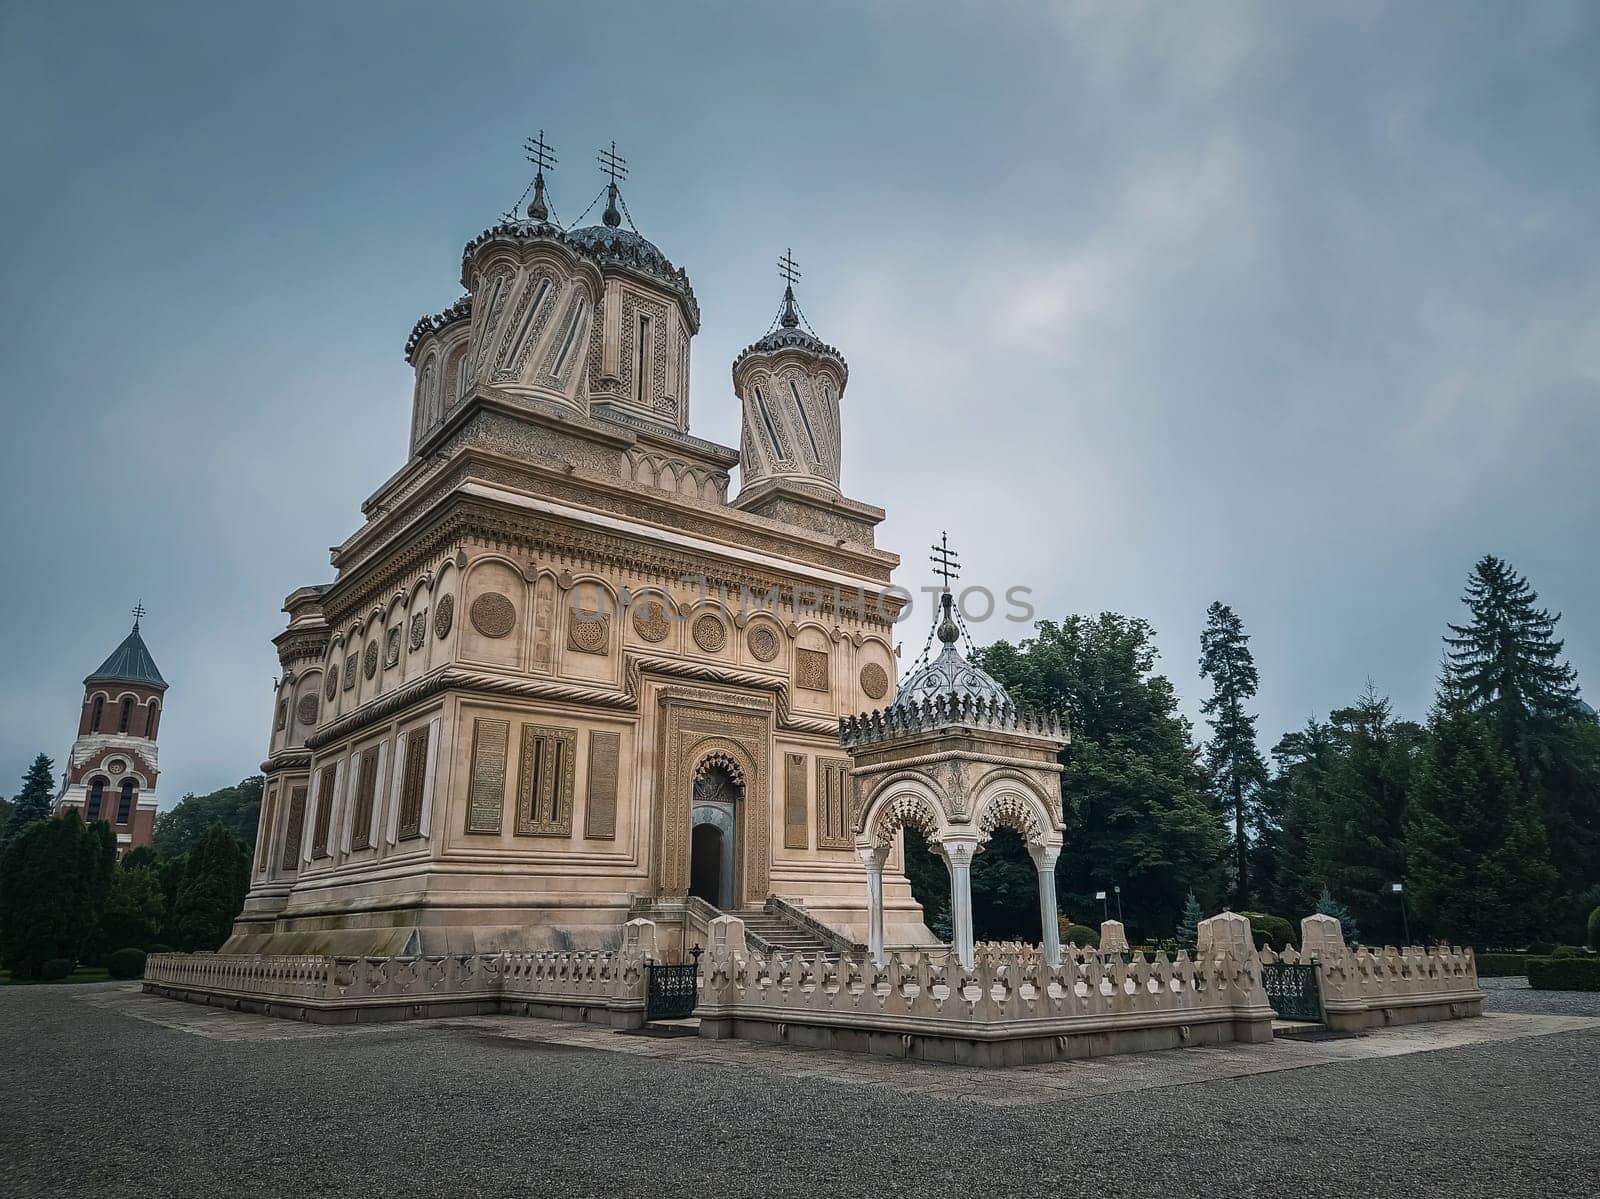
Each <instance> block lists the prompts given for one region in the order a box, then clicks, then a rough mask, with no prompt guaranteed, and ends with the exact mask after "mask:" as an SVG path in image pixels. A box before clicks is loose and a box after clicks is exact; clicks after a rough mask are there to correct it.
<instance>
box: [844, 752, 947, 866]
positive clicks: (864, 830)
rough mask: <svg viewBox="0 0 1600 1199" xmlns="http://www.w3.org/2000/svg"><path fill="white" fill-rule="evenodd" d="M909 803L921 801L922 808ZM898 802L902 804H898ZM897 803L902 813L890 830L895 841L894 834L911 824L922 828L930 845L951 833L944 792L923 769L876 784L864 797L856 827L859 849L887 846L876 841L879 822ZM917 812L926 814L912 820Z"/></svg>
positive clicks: (856, 819)
mask: <svg viewBox="0 0 1600 1199" xmlns="http://www.w3.org/2000/svg"><path fill="white" fill-rule="evenodd" d="M908 800H918V801H920V804H921V806H920V808H917V809H913V808H909V807H907V806H906V803H905V802H903V801H908ZM897 801H902V802H899V803H898V804H897ZM896 804H897V807H898V810H899V812H900V815H899V816H897V817H896V819H897V820H898V821H899V823H897V824H896V825H895V826H894V828H893V829H892V830H890V833H889V836H890V837H891V839H892V837H893V835H894V833H897V832H899V831H900V829H902V828H904V827H905V826H906V825H907V824H908V823H909V824H911V825H912V827H914V828H917V829H920V830H921V831H922V833H923V835H924V836H926V837H927V838H928V840H929V841H930V842H933V841H937V840H938V839H939V838H940V837H942V836H943V835H944V834H945V832H946V831H948V828H949V822H948V820H946V818H945V816H944V812H945V811H946V804H945V794H944V789H943V788H942V787H940V786H939V784H938V783H937V782H935V781H934V779H933V778H932V777H931V776H929V775H927V774H924V773H922V772H921V771H919V770H898V771H896V772H895V773H893V774H891V775H888V776H887V777H885V778H883V779H881V780H880V781H878V782H877V783H874V784H873V786H872V789H871V790H870V791H869V792H868V793H867V794H866V795H865V796H863V797H862V800H861V807H860V809H859V810H858V811H857V812H856V816H855V825H854V828H855V834H856V847H857V848H858V849H870V848H872V847H873V846H874V845H882V844H887V842H878V841H876V840H875V839H874V837H875V832H876V828H877V822H878V821H879V820H880V819H882V818H883V817H884V811H885V809H886V808H887V807H888V806H890V805H896ZM913 811H920V812H922V813H925V814H924V815H922V816H920V817H918V818H917V819H912V818H911V817H912V813H913ZM869 830H870V831H869Z"/></svg>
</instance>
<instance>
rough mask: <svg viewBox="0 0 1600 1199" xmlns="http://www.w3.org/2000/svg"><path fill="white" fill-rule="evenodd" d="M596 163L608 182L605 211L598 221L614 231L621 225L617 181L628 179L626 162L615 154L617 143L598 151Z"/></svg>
mask: <svg viewBox="0 0 1600 1199" xmlns="http://www.w3.org/2000/svg"><path fill="white" fill-rule="evenodd" d="M596 161H597V162H599V164H600V173H601V174H602V175H604V176H606V178H607V179H608V180H610V182H609V183H607V184H606V210H605V212H604V213H603V214H602V215H601V217H600V219H601V220H602V221H604V222H605V223H606V224H607V225H608V226H609V227H610V228H612V229H615V228H617V227H618V226H620V225H621V224H622V213H620V212H618V211H617V181H618V180H619V179H626V178H627V177H628V160H627V159H625V158H623V157H622V155H620V154H618V153H617V143H616V142H612V143H611V148H610V149H609V150H602V151H600V153H599V155H598V156H597V158H596Z"/></svg>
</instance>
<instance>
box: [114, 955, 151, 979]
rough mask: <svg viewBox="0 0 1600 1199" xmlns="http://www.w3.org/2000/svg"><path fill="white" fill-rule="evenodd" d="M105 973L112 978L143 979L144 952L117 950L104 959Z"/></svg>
mask: <svg viewBox="0 0 1600 1199" xmlns="http://www.w3.org/2000/svg"><path fill="white" fill-rule="evenodd" d="M106 971H107V972H108V973H109V974H110V975H111V977H112V978H143V977H144V950H142V949H131V948H130V949H119V950H117V951H116V952H115V953H113V954H112V955H111V956H110V957H109V958H107V959H106Z"/></svg>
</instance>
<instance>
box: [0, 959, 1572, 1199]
mask: <svg viewBox="0 0 1600 1199" xmlns="http://www.w3.org/2000/svg"><path fill="white" fill-rule="evenodd" d="M87 990H89V988H81V987H74V988H64V987H4V988H0V1044H3V1045H5V1046H6V1056H5V1066H6V1068H5V1069H4V1071H3V1072H0V1143H3V1146H4V1150H5V1153H4V1164H3V1166H0V1194H6V1195H18V1196H22V1195H27V1196H40V1195H80V1194H83V1195H86V1194H96V1195H166V1196H174V1195H176V1196H188V1195H207V1196H210V1195H215V1194H218V1193H224V1194H226V1195H227V1196H228V1199H238V1197H242V1196H256V1195H263V1196H265V1195H290V1194H292V1195H293V1196H295V1199H305V1197H308V1196H318V1195H345V1196H357V1195H384V1196H397V1195H450V1196H454V1195H473V1196H486V1195H502V1194H525V1195H555V1196H579V1195H630V1196H632V1195H697V1196H698V1195H706V1196H710V1195H715V1196H739V1195H763V1196H767V1195H774V1196H790V1195H793V1194H796V1193H799V1194H802V1195H804V1194H808V1193H812V1192H816V1193H818V1194H820V1195H825V1196H830V1197H831V1196H839V1195H860V1194H883V1195H890V1194H911V1195H921V1196H946V1195H952V1196H953V1195H958V1194H959V1195H963V1196H965V1195H972V1196H979V1195H991V1194H1008V1195H1018V1196H1036V1195H1037V1196H1044V1195H1050V1196H1055V1195H1092V1196H1095V1197H1096V1199H1101V1197H1105V1196H1123V1195H1155V1194H1161V1195H1174V1194H1194V1193H1208V1192H1213V1191H1214V1192H1219V1193H1222V1194H1226V1195H1229V1196H1239V1195H1257V1194H1260V1195H1268V1194H1270V1195H1273V1196H1274V1197H1277V1196H1281V1195H1282V1194H1284V1193H1292V1194H1294V1195H1296V1196H1302V1197H1317V1196H1337V1197H1338V1199H1349V1197H1350V1196H1351V1195H1352V1194H1358V1193H1359V1194H1371V1195H1388V1194H1405V1195H1433V1194H1437V1195H1448V1196H1451V1197H1452V1199H1457V1197H1461V1196H1477V1195H1482V1196H1496V1197H1501V1196H1506V1195H1515V1196H1516V1197H1517V1199H1527V1197H1528V1196H1563V1197H1566V1196H1573V1195H1583V1194H1593V1193H1595V1190H1594V1185H1595V1178H1596V1177H1597V1171H1600V1149H1597V1147H1596V1141H1595V1138H1594V1120H1595V1115H1594V1113H1595V1106H1596V1104H1597V1103H1600V1085H1597V1082H1596V1072H1595V1062H1596V1060H1597V1057H1600V1031H1595V1032H1576V1033H1563V1034H1559V1035H1550V1036H1539V1037H1532V1038H1528V1039H1524V1040H1520V1041H1503V1042H1495V1043H1489V1044H1482V1045H1476V1046H1471V1047H1466V1048H1459V1049H1449V1050H1441V1051H1438V1052H1431V1053H1416V1054H1410V1055H1407V1056H1401V1057H1389V1058H1370V1059H1362V1060H1359V1061H1353V1062H1343V1063H1336V1064H1329V1065H1320V1066H1315V1067H1310V1068H1306V1069H1298V1070H1285V1071H1280V1072H1276V1073H1270V1074H1258V1075H1254V1076H1251V1077H1246V1078H1232V1079H1226V1080H1222V1081H1214V1082H1197V1083H1192V1084H1189V1085H1174V1086H1166V1087H1159V1088H1156V1089H1151V1090H1144V1091H1139V1092H1136V1093H1127V1094H1115V1095H1106V1096H1101V1097H1099V1098H1095V1099H1093V1100H1088V1099H1083V1098H1078V1099H1074V1098H1072V1097H1071V1092H1070V1091H1067V1092H1064V1094H1065V1096H1066V1097H1065V1098H1063V1099H1061V1100H1060V1101H1057V1102H1052V1103H1048V1104H1040V1105H1037V1106H1019V1107H1011V1108H1003V1109H997V1108H994V1107H980V1106H978V1105H975V1104H972V1103H969V1102H966V1101H963V1100H961V1099H960V1098H959V1095H958V1094H957V1093H956V1092H955V1090H954V1088H955V1087H958V1086H959V1085H960V1081H961V1078H962V1075H963V1072H962V1071H961V1070H960V1069H958V1068H951V1070H950V1076H951V1078H952V1084H953V1089H952V1092H951V1093H950V1094H948V1095H934V1096H929V1095H919V1094H909V1093H901V1092H893V1091H887V1090H885V1089H884V1088H881V1087H878V1088H863V1087H851V1086H847V1085H843V1084H841V1083H840V1082H837V1081H827V1080H825V1079H820V1078H793V1077H780V1076H775V1075H773V1074H771V1073H769V1072H767V1071H764V1070H760V1069H732V1068H729V1067H727V1066H721V1065H714V1064H710V1063H705V1062H697V1061H684V1060H662V1059H656V1058H643V1057H637V1056H629V1055H625V1054H619V1053H610V1052H600V1051H592V1050H584V1049H569V1048H562V1047H559V1046H552V1045H548V1044H541V1043H535V1042H523V1041H511V1040H506V1039H504V1038H497V1037H493V1036H488V1035H484V1034H482V1033H481V1032H475V1031H474V1030H473V1029H471V1028H467V1027H458V1028H448V1027H441V1026H435V1027H432V1028H425V1027H420V1026H415V1025H411V1026H407V1025H393V1026H385V1027H383V1028H379V1029H357V1030H353V1031H344V1030H340V1031H338V1032H336V1033H334V1034H332V1035H325V1036H305V1037H299V1038H295V1039H274V1040H216V1039H211V1038H208V1037H204V1036H197V1035H193V1034H191V1033H186V1032H181V1031H177V1030H175V1029H171V1028H167V1027H163V1026H161V1025H158V1024H154V1023H151V1022H149V1021H147V1020H137V1019H133V1018H130V1017H129V1016H127V1015H124V1014H122V1013H120V1012H118V1011H115V1010H107V1009H105V1008H102V1007H97V1006H95V1005H94V1004H92V1003H89V1002H78V1001H75V1000H74V999H73V996H72V992H82V991H87ZM1493 998H1494V1000H1495V1001H1496V1003H1500V1002H1503V1001H1504V1000H1505V999H1507V998H1515V999H1517V1000H1519V1001H1521V1000H1523V999H1524V998H1525V997H1524V996H1522V995H1521V994H1520V993H1518V992H1516V991H1513V990H1511V989H1509V988H1501V987H1496V988H1495V989H1494V996H1493ZM1546 1001H1548V997H1546ZM1175 1052H1176V1053H1204V1052H1207V1051H1206V1050H1180V1051H1175ZM1263 1052H1270V1050H1269V1049H1263ZM1152 1056H1166V1055H1152ZM1130 1060H1131V1059H1130ZM1144 1060H1146V1061H1148V1060H1149V1059H1148V1058H1146V1059H1144ZM1071 1068H1072V1067H1071V1065H1064V1066H1063V1067H1062V1069H1066V1070H1070V1069H1071Z"/></svg>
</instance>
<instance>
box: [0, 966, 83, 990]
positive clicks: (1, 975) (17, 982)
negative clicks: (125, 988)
mask: <svg viewBox="0 0 1600 1199" xmlns="http://www.w3.org/2000/svg"><path fill="white" fill-rule="evenodd" d="M110 977H111V975H110V974H108V973H107V972H106V968H105V967H104V966H79V967H78V968H77V969H76V970H74V971H73V972H72V973H71V974H70V975H68V976H67V977H66V978H64V979H62V980H61V982H60V983H54V984H39V983H30V982H26V981H24V980H23V979H20V978H12V977H11V971H9V970H0V987H11V986H17V987H28V986H40V985H46V986H59V985H61V984H63V983H103V982H105V981H106V980H107V979H108V978H110Z"/></svg>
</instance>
